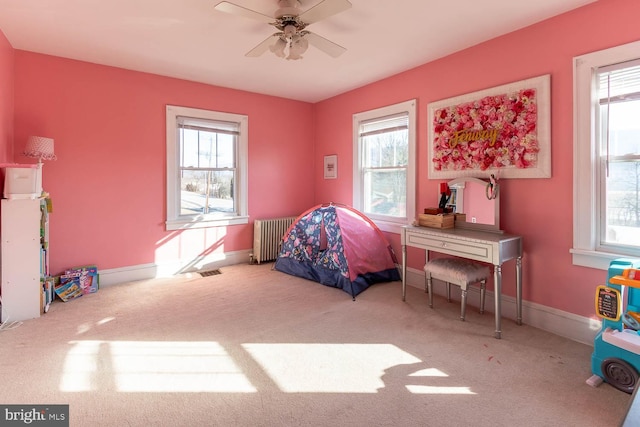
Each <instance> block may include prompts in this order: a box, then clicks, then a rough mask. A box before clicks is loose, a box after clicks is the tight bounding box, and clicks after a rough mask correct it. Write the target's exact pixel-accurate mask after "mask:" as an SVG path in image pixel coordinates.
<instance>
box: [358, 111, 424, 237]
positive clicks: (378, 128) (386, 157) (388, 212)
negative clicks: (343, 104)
mask: <svg viewBox="0 0 640 427" xmlns="http://www.w3.org/2000/svg"><path fill="white" fill-rule="evenodd" d="M415 108H416V101H415V100H412V101H407V102H403V103H400V104H395V105H391V106H388V107H383V108H379V109H376V110H372V111H368V112H364V113H359V114H355V115H354V116H353V129H354V137H353V139H354V143H353V146H354V156H353V157H354V168H353V170H354V177H353V205H354V207H356V208H357V209H358V210H360V211H361V212H363V213H364V214H366V215H367V216H368V217H369V218H371V219H372V220H373V221H375V222H376V225H378V227H380V228H381V229H382V230H385V231H393V232H397V233H399V232H400V227H401V226H404V225H407V224H410V223H411V222H413V220H414V219H415V176H416V174H415V145H416V143H415V141H416V135H415V128H416V125H415Z"/></svg>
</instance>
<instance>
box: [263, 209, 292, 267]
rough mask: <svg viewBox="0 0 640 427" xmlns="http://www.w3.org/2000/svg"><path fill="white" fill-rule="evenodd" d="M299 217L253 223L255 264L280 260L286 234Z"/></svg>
mask: <svg viewBox="0 0 640 427" xmlns="http://www.w3.org/2000/svg"><path fill="white" fill-rule="evenodd" d="M296 218H297V217H295V216H291V217H285V218H271V219H256V220H255V222H254V223H253V258H252V261H253V262H257V263H258V264H260V263H261V262H263V261H273V260H274V259H276V258H278V253H279V252H280V243H281V242H282V237H283V236H284V233H286V232H287V229H288V228H289V226H290V225H291V224H292V223H293V221H295V220H296Z"/></svg>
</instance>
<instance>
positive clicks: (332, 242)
mask: <svg viewBox="0 0 640 427" xmlns="http://www.w3.org/2000/svg"><path fill="white" fill-rule="evenodd" d="M274 268H275V269H276V270H278V271H281V272H283V273H287V274H291V275H294V276H298V277H302V278H305V279H309V280H313V281H316V282H319V283H321V284H323V285H326V286H331V287H334V288H340V289H342V290H343V291H345V292H347V293H349V294H350V295H351V296H352V297H353V298H355V296H356V295H358V294H359V293H361V292H362V291H364V290H365V289H367V288H368V287H369V286H371V285H372V284H374V283H380V282H392V281H396V280H400V274H399V273H398V268H397V260H396V257H395V255H394V253H393V250H392V249H391V245H389V243H388V242H387V239H386V238H385V237H384V235H383V234H382V232H381V231H380V229H379V228H378V227H377V226H376V225H375V224H374V223H373V222H372V221H371V220H370V219H369V218H367V217H366V216H365V215H364V214H362V213H361V212H358V211H357V210H355V209H353V208H351V207H348V206H342V205H335V204H330V205H318V206H315V207H313V208H311V209H309V210H308V211H306V212H304V213H303V214H302V215H300V216H299V217H298V218H297V219H296V220H295V221H294V222H293V224H292V225H291V227H289V230H288V231H287V232H286V233H285V234H284V236H283V238H282V248H281V250H280V253H279V255H278V259H277V260H276V263H275V266H274Z"/></svg>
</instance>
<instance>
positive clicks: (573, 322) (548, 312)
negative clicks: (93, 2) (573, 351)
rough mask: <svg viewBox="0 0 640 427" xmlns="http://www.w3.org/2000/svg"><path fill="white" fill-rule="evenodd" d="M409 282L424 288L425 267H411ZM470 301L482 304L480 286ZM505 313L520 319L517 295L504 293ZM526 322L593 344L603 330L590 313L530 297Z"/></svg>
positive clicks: (489, 297) (439, 289)
mask: <svg viewBox="0 0 640 427" xmlns="http://www.w3.org/2000/svg"><path fill="white" fill-rule="evenodd" d="M407 285H408V286H412V287H416V288H419V289H424V271H422V270H418V269H412V268H407ZM433 292H434V294H437V295H441V296H443V297H444V296H446V287H445V286H434V290H433ZM494 297H495V294H494V293H493V292H490V291H487V293H486V304H488V305H487V307H491V306H492V305H493V304H492V301H493V300H494ZM467 302H468V303H469V304H470V305H473V306H475V307H479V306H480V290H479V289H477V288H475V287H474V288H471V289H469V293H468V294H467ZM502 317H504V318H507V319H512V320H514V321H515V320H516V317H517V310H516V299H515V298H514V297H510V296H505V295H503V296H502ZM522 323H524V324H527V325H530V326H533V327H535V328H538V329H542V330H545V331H547V332H551V333H553V334H555V335H560V336H562V337H565V338H569V339H571V340H573V341H577V342H580V343H583V344H587V345H591V346H593V339H594V338H595V336H596V333H597V332H598V331H599V330H600V326H601V323H600V322H598V321H596V320H593V319H590V318H588V317H583V316H578V315H575V314H573V313H569V312H566V311H562V310H558V309H555V308H551V307H547V306H545V305H541V304H536V303H533V302H529V301H522Z"/></svg>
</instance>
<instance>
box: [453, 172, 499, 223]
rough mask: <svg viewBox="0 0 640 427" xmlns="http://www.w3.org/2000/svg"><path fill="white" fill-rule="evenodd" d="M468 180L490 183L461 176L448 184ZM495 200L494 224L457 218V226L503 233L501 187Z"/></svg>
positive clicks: (483, 183)
mask: <svg viewBox="0 0 640 427" xmlns="http://www.w3.org/2000/svg"><path fill="white" fill-rule="evenodd" d="M468 182H474V183H476V184H481V185H483V186H485V187H486V186H487V185H488V184H489V182H488V181H485V180H482V179H479V178H472V177H461V178H455V179H452V180H451V181H449V182H448V185H449V187H453V186H454V185H456V184H463V183H468ZM498 185H499V184H498ZM493 202H494V207H495V209H494V211H495V212H494V213H495V215H494V222H493V224H478V223H473V222H467V221H457V218H456V222H455V228H464V229H468V230H477V231H491V232H493V233H503V231H502V230H501V229H500V191H499V189H498V192H497V194H496V197H495V198H494V199H493ZM462 213H464V212H462Z"/></svg>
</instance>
